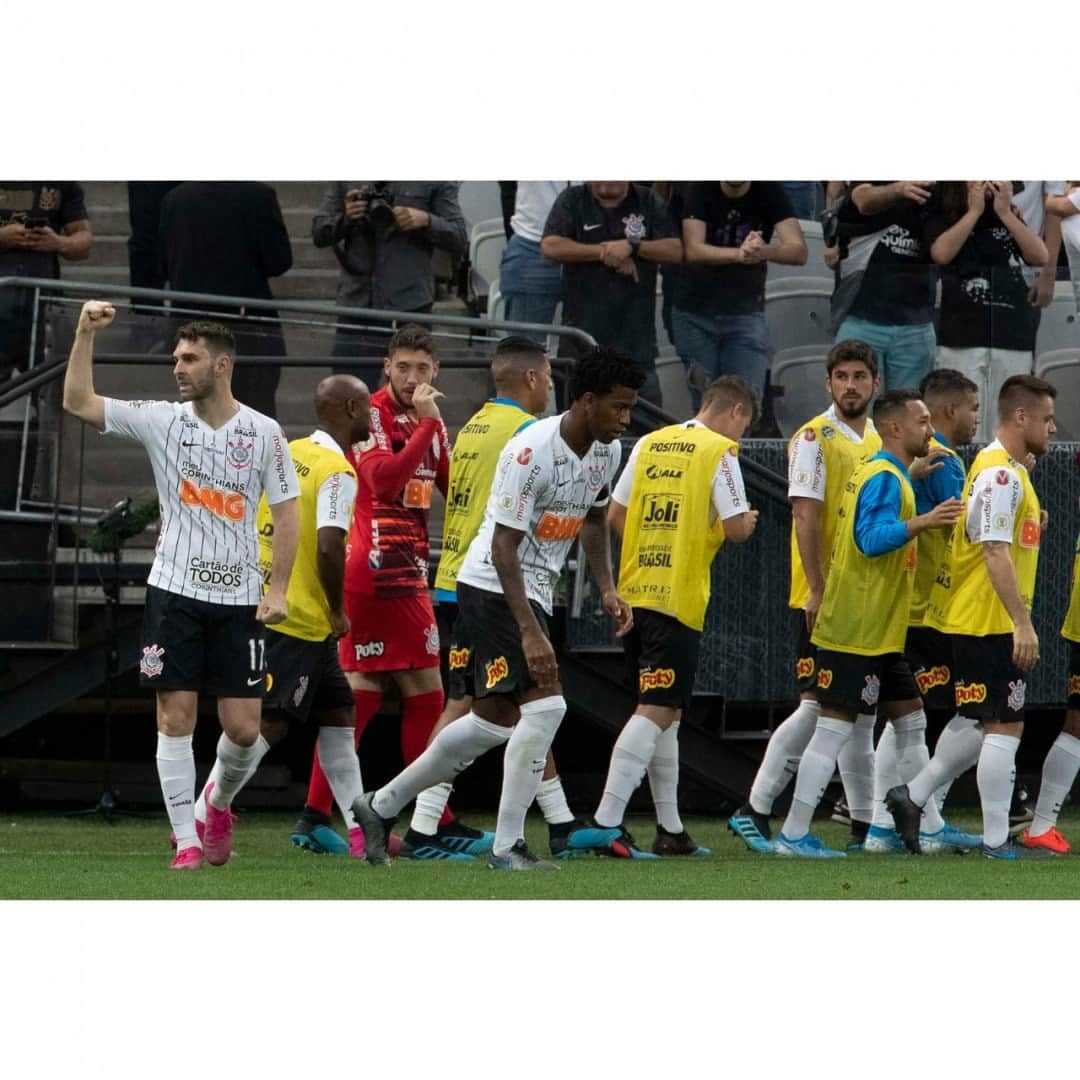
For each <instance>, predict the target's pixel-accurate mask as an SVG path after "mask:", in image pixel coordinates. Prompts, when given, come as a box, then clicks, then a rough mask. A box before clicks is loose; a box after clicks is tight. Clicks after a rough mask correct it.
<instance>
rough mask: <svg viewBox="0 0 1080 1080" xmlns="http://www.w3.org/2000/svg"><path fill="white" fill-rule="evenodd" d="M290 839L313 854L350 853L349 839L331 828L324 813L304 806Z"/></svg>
mask: <svg viewBox="0 0 1080 1080" xmlns="http://www.w3.org/2000/svg"><path fill="white" fill-rule="evenodd" d="M289 839H290V840H291V841H292V843H293V844H294V845H295V846H296V847H298V848H303V849H304V850H305V851H310V852H311V853H312V855H348V854H349V841H348V840H346V839H345V838H344V837H341V836H339V835H338V834H337V833H336V832H334V830H333V829H331V828H330V822H329V820H328V819H326V818H325V816H324V815H322V814H318V815H316V812H315V811H312V810H308V809H307V808H306V807H305V808H304V812H303V813H302V814H301V815H300V819H299V820H298V821H297V823H296V824H295V825H294V826H293V831H292V834H291V835H290V837H289Z"/></svg>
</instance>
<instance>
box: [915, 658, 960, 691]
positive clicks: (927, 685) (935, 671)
mask: <svg viewBox="0 0 1080 1080" xmlns="http://www.w3.org/2000/svg"><path fill="white" fill-rule="evenodd" d="M950 678H952V673H951V672H950V671H949V669H948V668H947V667H945V665H944V664H935V665H934V666H933V667H932V668H930V670H929V671H920V672H917V673H916V675H915V685H916V686H918V688H919V693H920V694H924V695H925V694H928V693H929V692H930V691H931V690H933V689H934V687H935V686H946V685H947V684H948V682H949V680H950Z"/></svg>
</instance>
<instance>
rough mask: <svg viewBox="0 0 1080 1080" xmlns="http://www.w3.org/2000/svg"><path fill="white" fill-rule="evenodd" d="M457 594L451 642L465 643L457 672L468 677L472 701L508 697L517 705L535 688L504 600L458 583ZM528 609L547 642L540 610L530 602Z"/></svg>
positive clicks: (518, 634) (537, 605) (512, 617)
mask: <svg viewBox="0 0 1080 1080" xmlns="http://www.w3.org/2000/svg"><path fill="white" fill-rule="evenodd" d="M457 594H458V619H457V623H456V624H455V627H454V630H455V634H456V635H457V636H456V637H455V640H456V641H463V642H465V643H466V647H467V648H468V649H469V659H468V661H467V663H466V666H465V668H464V669H459V670H463V671H465V672H467V673H468V676H471V678H472V684H473V697H476V698H484V697H487V696H488V695H489V694H509V695H510V696H512V697H513V698H515V700H519V701H520V699H521V695H522V694H524V693H525V691H526V690H531V689H532V687H534V686H535V685H536V684H535V683H534V682H533V679H532V676H531V675H530V674H529V665H528V664H527V663H526V662H525V653H524V652H523V651H522V649H521V631H520V630H518V625H517V620H516V619H515V618H514V616H513V614H512V613H511V611H510V606H509V605H508V604H507V602H506V597H504V596H503V594H502V593H493V592H488V591H487V590H486V589H476V588H473V586H471V585H466V584H464V583H463V582H460V581H459V582H458V587H457ZM529 606H530V607H531V608H532V611H533V614H534V615H535V616H536V621H537V622H538V623H539V624H540V629H541V630H542V631H543V633H544V636H545V637H547V638H549V639H550V636H551V635H550V634H549V633H548V626H547V616H546V615H545V614H544V611H543V609H542V608H541V607H540V605H539V604H535V603H533V601H531V600H530V601H529Z"/></svg>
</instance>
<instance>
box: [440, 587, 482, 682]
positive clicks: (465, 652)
mask: <svg viewBox="0 0 1080 1080" xmlns="http://www.w3.org/2000/svg"><path fill="white" fill-rule="evenodd" d="M439 607H440V608H443V607H452V608H453V609H454V617H453V622H452V624H451V626H450V632H449V634H447V641H449V642H450V652H449V655H448V656H447V661H446V663H447V677H446V696H447V697H448V698H452V699H453V700H455V701H461V700H462V699H463V698H471V697H475V694H474V693H473V691H474V690H475V689H476V687H475V685H474V683H473V673H472V644H471V642H470V641H468V640H467V638H466V636H465V624H464V620H463V619H462V618H461V609H460V608H459V606H458V605H457V604H446V603H440V604H439Z"/></svg>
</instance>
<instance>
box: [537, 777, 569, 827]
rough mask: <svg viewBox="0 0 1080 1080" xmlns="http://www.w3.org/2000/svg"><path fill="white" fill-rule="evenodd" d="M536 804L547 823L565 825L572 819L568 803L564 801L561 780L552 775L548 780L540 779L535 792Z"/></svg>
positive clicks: (564, 795) (564, 794)
mask: <svg viewBox="0 0 1080 1080" xmlns="http://www.w3.org/2000/svg"><path fill="white" fill-rule="evenodd" d="M536 805H537V806H539V807H540V813H542V814H543V815H544V820H545V821H546V822H547V823H548V824H549V825H566V824H567V823H568V822H571V821H573V820H574V815H573V814H572V813H570V804H569V803H568V802H567V801H566V792H565V791H563V786H562V781H561V780H560V779H559V778H558V777H557V776H553V777H552V778H551V779H550V780H541V781H540V787H539V789H538V790H537V792H536Z"/></svg>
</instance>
